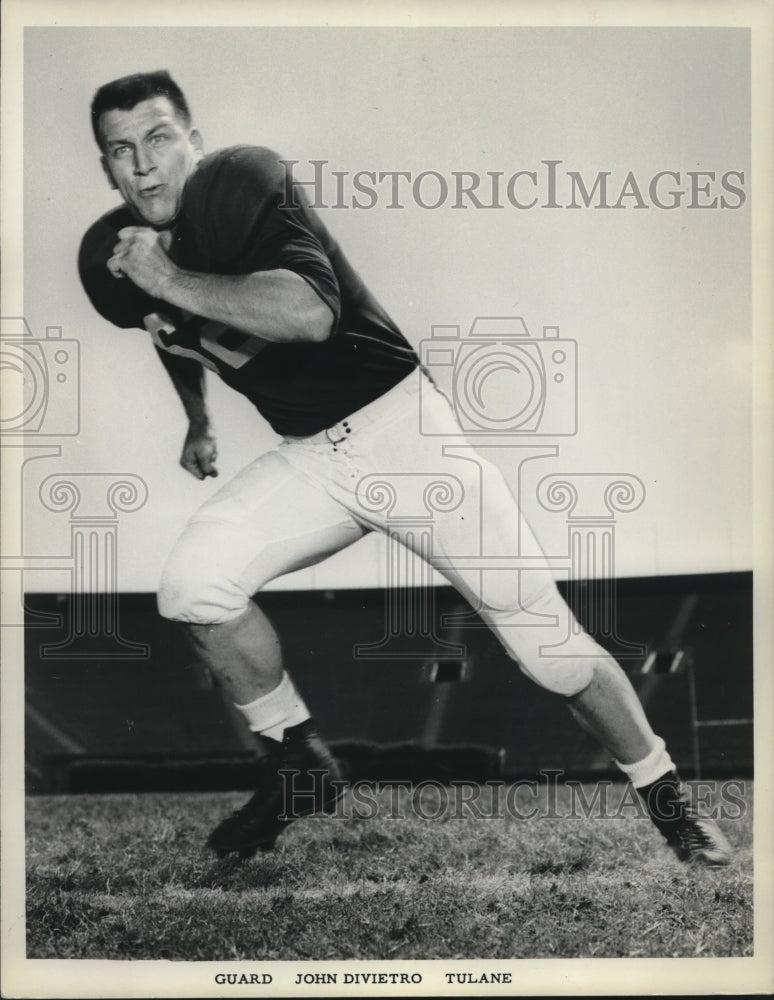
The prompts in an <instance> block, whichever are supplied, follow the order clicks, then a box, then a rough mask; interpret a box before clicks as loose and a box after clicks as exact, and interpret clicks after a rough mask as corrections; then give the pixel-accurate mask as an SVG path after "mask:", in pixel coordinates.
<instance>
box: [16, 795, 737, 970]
mask: <svg viewBox="0 0 774 1000" xmlns="http://www.w3.org/2000/svg"><path fill="white" fill-rule="evenodd" d="M623 787H624V786H615V787H614V793H615V794H617V795H618V796H620V795H621V794H622V791H623ZM591 788H593V786H589V788H588V789H587V791H588V794H589V796H590V794H591ZM402 794H403V795H404V796H408V797H409V799H410V793H409V792H408V791H406V792H404V793H402ZM423 794H426V795H427V796H428V797H429V798H428V800H427V801H426V802H425V806H426V808H425V809H424V812H425V814H433V812H434V811H435V810H434V808H433V802H432V801H431V799H432V797H433V796H434V795H437V792H436V791H435V790H434V789H432V788H430V789H427V790H426V792H425V793H423ZM386 796H387V792H385V791H381V792H379V793H378V794H377V803H378V805H379V807H380V813H381V814H380V815H378V816H376V817H373V818H357V817H355V816H352V815H350V816H349V818H336V817H326V818H313V819H307V820H301V821H299V822H297V823H296V824H294V825H293V826H292V827H291V828H290V829H289V830H288V831H287V832H286V833H285V834H284V836H283V837H282V838H281V840H280V841H279V842H278V845H277V848H276V850H275V851H274V852H273V853H270V854H265V855H259V856H257V857H256V858H253V859H251V860H249V861H241V862H240V861H237V860H236V859H235V858H229V859H226V860H222V861H219V860H217V859H215V858H214V857H213V856H211V855H209V854H207V853H206V852H205V851H204V848H203V843H204V840H205V839H206V836H207V833H208V832H209V830H210V828H211V827H212V826H213V825H214V823H215V822H216V821H217V820H218V819H219V818H221V817H222V816H223V815H224V814H225V813H226V812H228V811H230V810H231V809H232V808H234V807H236V806H237V805H239V804H241V802H242V801H243V800H244V799H245V797H246V796H245V794H244V793H219V794H214V793H213V794H183V793H178V794H167V795H160V794H146V795H111V796H47V797H34V798H30V799H28V802H27V834H28V837H27V887H28V892H27V954H28V957H29V958H79V959H108V958H109V959H180V960H189V961H190V960H233V959H242V960H277V959H283V960H289V959H356V958H358V959H429V958H526V957H535V958H538V957H589V956H596V957H625V956H630V957H647V956H681V957H690V956H703V957H707V956H731V955H736V956H745V955H751V954H752V935H753V928H752V801H751V786H750V784H749V783H748V784H747V786H746V809H745V815H744V816H742V817H741V818H738V819H726V820H725V821H722V822H721V826H723V828H724V830H725V832H726V834H727V835H728V837H729V839H731V840H732V842H733V843H734V845H735V847H736V848H737V849H738V855H737V858H736V860H735V862H734V863H733V865H732V866H730V867H729V868H727V869H712V870H707V869H698V870H695V869H692V868H691V867H690V866H685V865H682V864H680V862H678V861H677V860H676V859H675V858H674V857H673V856H672V854H671V853H670V852H669V850H668V849H667V848H666V847H665V846H664V845H663V842H662V841H661V840H660V838H659V837H658V836H657V834H656V833H655V831H654V830H653V829H652V827H651V826H650V823H649V822H648V821H647V820H643V819H639V818H636V817H635V816H633V815H631V810H630V811H629V814H628V815H621V816H617V817H616V818H599V817H598V816H597V817H595V816H593V815H592V816H591V817H587V818H584V817H583V816H572V815H570V813H571V811H572V810H571V808H569V804H568V800H567V791H566V789H565V788H563V787H560V788H559V798H558V800H557V802H558V809H557V810H555V812H556V813H558V814H559V817H558V818H534V819H529V820H519V819H517V818H513V817H511V816H506V817H505V818H493V819H487V818H483V819H481V818H479V819H476V818H471V817H469V816H467V815H466V816H465V818H460V819H456V818H453V812H454V810H453V808H452V809H447V810H446V811H445V812H444V813H443V816H442V818H439V819H437V820H432V819H424V818H422V816H420V815H417V811H416V810H415V809H414V810H412V809H411V808H407V809H405V810H402V809H398V812H400V813H401V815H400V816H399V817H393V818H391V817H390V815H387V813H390V812H392V813H395V811H396V809H395V803H396V801H397V800H396V799H395V798H394V797H391V798H390V801H389V803H388V801H387V797H386ZM402 801H403V802H404V804H406V803H408V800H407V799H404V800H402ZM420 801H421V800H420ZM350 804H351V803H350ZM408 804H409V805H410V803H408ZM453 804H454V803H453V802H452V805H453ZM348 812H349V813H351V812H352V810H351V809H350V810H348ZM622 812H625V810H622Z"/></svg>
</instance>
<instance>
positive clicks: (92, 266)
mask: <svg viewBox="0 0 774 1000" xmlns="http://www.w3.org/2000/svg"><path fill="white" fill-rule="evenodd" d="M136 224H137V223H136V220H134V219H133V218H132V216H131V214H130V213H129V211H128V210H127V209H125V208H123V207H121V208H118V209H114V210H113V211H112V212H108V213H107V214H106V215H103V216H102V218H100V219H98V220H97V221H96V222H95V223H94V225H93V226H91V227H90V228H89V229H88V230H87V232H86V234H85V236H84V237H83V239H82V241H81V246H80V251H79V253H78V273H79V275H80V278H81V284H82V285H83V289H84V291H85V292H86V294H87V296H88V297H89V300H90V302H91V304H92V305H93V306H94V308H95V309H96V310H97V312H98V313H99V314H100V316H102V317H103V318H104V319H106V320H108V321H109V322H110V323H113V324H114V326H118V327H121V328H122V329H125V330H126V329H130V328H132V327H137V328H138V329H140V330H143V329H145V324H144V322H143V320H144V318H145V317H146V316H148V315H149V314H150V313H154V312H157V311H159V309H162V310H164V311H166V312H168V311H169V306H168V305H167V304H166V303H162V302H160V301H159V300H158V299H154V298H153V297H152V296H150V295H148V294H147V293H146V292H144V291H143V290H142V289H141V288H138V287H137V285H135V284H134V282H132V281H130V280H129V279H128V278H115V277H113V275H112V274H111V273H110V271H109V270H108V267H107V262H108V260H109V258H110V257H112V255H113V247H114V246H115V245H116V243H117V242H118V231H119V230H120V229H123V227H124V226H132V225H136Z"/></svg>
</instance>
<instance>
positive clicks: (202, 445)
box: [156, 348, 218, 479]
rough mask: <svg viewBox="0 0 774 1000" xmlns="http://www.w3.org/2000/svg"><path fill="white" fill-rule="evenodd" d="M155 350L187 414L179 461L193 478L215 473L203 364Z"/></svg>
mask: <svg viewBox="0 0 774 1000" xmlns="http://www.w3.org/2000/svg"><path fill="white" fill-rule="evenodd" d="M156 350H157V353H158V356H159V357H160V358H161V363H162V364H163V365H164V367H165V368H166V370H167V372H168V373H169V376H170V378H171V379H172V384H173V385H174V387H175V389H176V390H177V394H178V396H179V397H180V401H181V402H182V404H183V408H184V409H185V412H186V416H187V417H188V433H187V434H186V437H185V443H184V444H183V453H182V455H181V457H180V464H181V465H182V466H183V468H184V469H186V470H187V471H188V472H190V473H191V475H192V476H196V478H197V479H204V478H205V477H206V476H217V474H218V470H217V468H216V466H215V460H216V458H217V457H218V455H217V446H216V443H215V435H214V434H213V432H212V427H211V425H210V418H209V414H208V412H207V404H206V402H205V396H204V392H205V389H204V368H203V367H202V366H201V365H200V364H199V362H198V361H194V360H193V359H192V358H183V357H179V356H178V355H176V354H169V353H168V352H167V351H162V350H159V349H158V348H157V349H156Z"/></svg>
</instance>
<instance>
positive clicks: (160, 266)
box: [107, 226, 178, 299]
mask: <svg viewBox="0 0 774 1000" xmlns="http://www.w3.org/2000/svg"><path fill="white" fill-rule="evenodd" d="M171 243H172V234H171V233H170V232H169V230H163V231H162V232H157V231H156V230H155V229H150V228H149V227H147V226H126V227H125V228H124V229H120V230H119V231H118V243H116V245H115V246H114V247H113V256H112V257H111V258H110V259H109V260H108V262H107V266H108V269H109V270H110V273H111V274H112V275H113V276H114V277H115V278H123V277H124V275H125V276H126V277H127V278H131V280H132V281H133V282H134V283H135V285H137V286H138V288H141V289H142V290H143V291H144V292H147V293H148V295H152V296H153V297H154V298H156V299H162V298H164V293H163V289H164V284H165V282H166V280H167V279H168V278H171V277H172V276H173V275H174V274H175V273H176V272H177V270H178V268H177V266H176V265H175V264H174V263H173V262H172V261H171V260H170V258H169V256H168V254H167V251H168V250H169V247H170V245H171Z"/></svg>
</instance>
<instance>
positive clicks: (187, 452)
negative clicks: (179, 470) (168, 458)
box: [180, 424, 218, 479]
mask: <svg viewBox="0 0 774 1000" xmlns="http://www.w3.org/2000/svg"><path fill="white" fill-rule="evenodd" d="M217 457H218V449H217V445H216V444H215V435H214V434H213V433H212V431H211V430H210V429H209V426H207V427H201V426H198V425H196V424H190V426H189V427H188V433H187V434H186V437H185V444H184V445H183V454H182V456H181V458H180V464H181V465H182V466H183V468H184V469H185V470H186V471H187V472H190V473H191V475H192V476H196V478H197V479H205V478H206V477H207V476H217V474H218V470H217V469H216V467H215V460H216V459H217Z"/></svg>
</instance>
